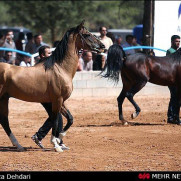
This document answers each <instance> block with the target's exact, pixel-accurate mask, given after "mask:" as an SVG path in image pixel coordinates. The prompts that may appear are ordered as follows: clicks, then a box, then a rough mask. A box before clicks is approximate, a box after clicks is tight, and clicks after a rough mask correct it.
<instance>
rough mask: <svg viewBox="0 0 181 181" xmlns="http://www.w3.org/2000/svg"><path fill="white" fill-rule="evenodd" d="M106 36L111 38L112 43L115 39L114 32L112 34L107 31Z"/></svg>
mask: <svg viewBox="0 0 181 181" xmlns="http://www.w3.org/2000/svg"><path fill="white" fill-rule="evenodd" d="M106 36H107V37H109V38H111V40H112V42H113V44H114V43H115V41H116V39H115V36H114V34H113V33H111V32H108V33H107V34H106Z"/></svg>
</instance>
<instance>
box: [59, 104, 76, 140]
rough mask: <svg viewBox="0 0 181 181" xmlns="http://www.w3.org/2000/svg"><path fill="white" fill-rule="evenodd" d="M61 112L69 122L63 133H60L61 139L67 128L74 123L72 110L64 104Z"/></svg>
mask: <svg viewBox="0 0 181 181" xmlns="http://www.w3.org/2000/svg"><path fill="white" fill-rule="evenodd" d="M61 113H62V114H63V116H64V117H65V118H66V119H67V124H66V125H65V127H64V129H63V130H62V131H61V133H60V134H59V137H60V139H62V138H63V137H64V136H65V135H66V132H67V130H68V129H69V128H70V126H71V125H72V124H73V116H72V115H71V113H70V111H69V110H68V109H67V108H66V107H65V105H64V104H63V105H62V107H61Z"/></svg>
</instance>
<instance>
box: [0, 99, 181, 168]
mask: <svg viewBox="0 0 181 181" xmlns="http://www.w3.org/2000/svg"><path fill="white" fill-rule="evenodd" d="M135 100H136V101H137V103H138V105H140V108H141V109H142V112H141V113H140V115H139V116H138V117H137V118H136V119H134V120H132V119H131V113H132V112H133V111H134V108H133V106H132V105H131V104H130V103H129V102H128V101H127V100H126V101H125V102H124V104H123V111H124V116H125V118H126V119H127V120H128V121H129V122H130V123H131V125H130V126H127V127H125V126H121V125H120V122H119V120H118V108H117V101H116V97H110V98H106V99H103V98H79V99H75V98H70V99H69V100H68V101H67V103H66V104H67V106H68V107H69V109H70V111H71V113H72V115H73V116H74V124H73V125H72V127H71V128H70V129H69V131H68V132H67V135H66V136H65V137H64V143H65V144H66V145H67V146H69V147H70V150H68V151H64V152H63V153H57V152H54V151H53V150H52V148H53V146H52V145H51V143H50V137H51V134H50V133H49V134H48V135H47V136H46V137H45V139H43V141H42V142H43V145H44V146H45V147H46V149H45V150H41V149H40V148H38V147H37V146H36V145H35V143H34V142H33V141H32V140H31V136H32V135H33V134H34V133H35V132H36V131H37V130H38V129H39V128H40V126H41V125H42V124H43V123H44V121H45V119H46V118H47V114H46V112H45V111H44V109H43V107H41V105H40V104H38V103H29V102H23V101H20V100H16V99H10V114H9V119H10V126H11V128H12V131H13V133H14V135H15V136H16V138H17V139H18V141H19V143H20V144H21V145H22V146H24V147H26V148H27V151H26V152H17V151H16V149H15V148H14V147H13V146H12V145H11V142H10V140H9V138H8V137H7V135H6V134H5V132H4V130H3V129H2V127H0V135H1V137H0V138H1V139H0V155H1V159H0V171H180V170H181V167H180V165H181V126H178V125H171V124H167V123H166V121H165V120H166V118H167V116H166V112H167V107H168V102H169V97H161V98H160V97H151V96H135ZM64 122H66V120H65V119H64Z"/></svg>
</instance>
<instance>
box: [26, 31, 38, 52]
mask: <svg viewBox="0 0 181 181" xmlns="http://www.w3.org/2000/svg"><path fill="white" fill-rule="evenodd" d="M26 36H27V40H28V42H27V43H26V45H25V52H29V53H30V54H34V53H35V51H36V47H35V43H34V39H33V34H32V33H31V32H30V33H27V34H26Z"/></svg>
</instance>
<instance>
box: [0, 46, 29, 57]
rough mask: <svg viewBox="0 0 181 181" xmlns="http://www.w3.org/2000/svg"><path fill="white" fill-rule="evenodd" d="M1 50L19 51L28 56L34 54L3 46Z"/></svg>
mask: <svg viewBox="0 0 181 181" xmlns="http://www.w3.org/2000/svg"><path fill="white" fill-rule="evenodd" d="M0 50H4V51H10V52H17V53H19V54H22V55H26V56H28V57H31V56H32V55H31V54H30V53H27V52H23V51H20V50H15V49H11V48H3V47H0Z"/></svg>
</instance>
